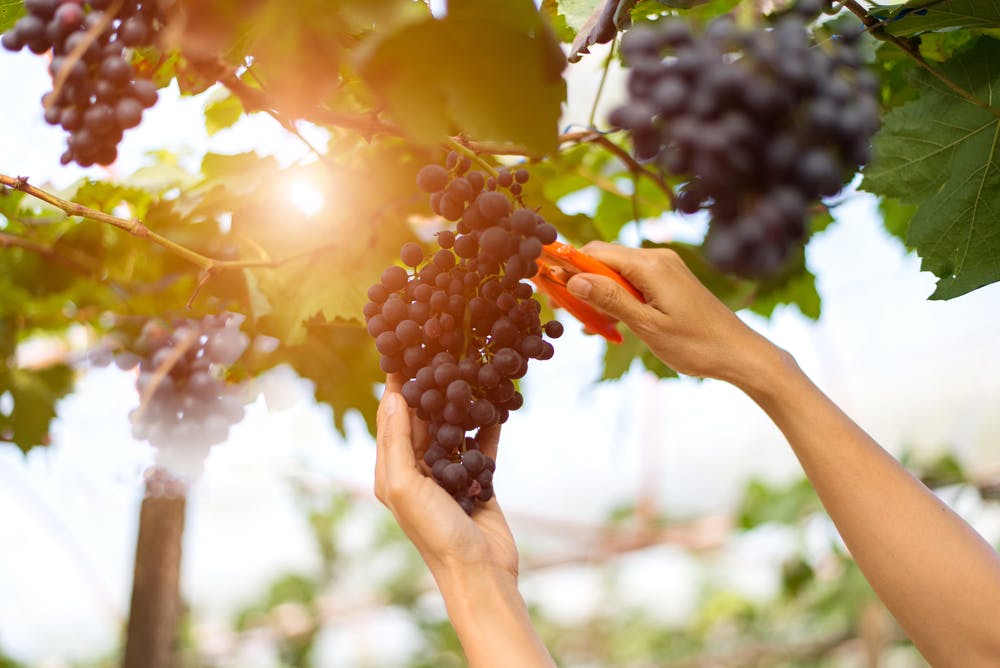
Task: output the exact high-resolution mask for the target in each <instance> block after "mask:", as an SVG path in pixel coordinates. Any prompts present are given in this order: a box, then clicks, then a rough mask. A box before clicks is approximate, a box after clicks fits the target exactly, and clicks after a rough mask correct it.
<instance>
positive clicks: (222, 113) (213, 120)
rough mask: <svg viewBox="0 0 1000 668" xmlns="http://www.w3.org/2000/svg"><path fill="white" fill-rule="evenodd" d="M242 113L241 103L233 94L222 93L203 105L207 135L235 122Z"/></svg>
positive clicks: (228, 126)
mask: <svg viewBox="0 0 1000 668" xmlns="http://www.w3.org/2000/svg"><path fill="white" fill-rule="evenodd" d="M242 115H243V104H242V103H241V102H240V99H239V98H238V97H236V96H235V95H223V96H221V97H218V98H215V99H212V100H210V101H209V102H208V103H207V104H206V105H205V129H206V130H207V131H208V134H209V135H214V134H215V133H216V132H218V131H219V130H225V129H226V128H230V127H232V126H233V125H235V124H236V121H238V120H240V116H242Z"/></svg>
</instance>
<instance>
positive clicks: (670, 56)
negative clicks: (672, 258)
mask: <svg viewBox="0 0 1000 668" xmlns="http://www.w3.org/2000/svg"><path fill="white" fill-rule="evenodd" d="M821 8H822V3H821V2H819V0H799V3H798V5H797V6H796V8H795V9H794V10H793V11H790V12H788V13H786V14H785V15H783V16H781V17H779V18H777V19H776V20H775V21H774V22H773V24H772V25H770V26H758V27H753V28H744V27H741V26H740V25H738V24H737V22H736V21H735V20H734V19H733V17H732V16H729V15H725V16H721V17H719V18H717V19H715V20H713V21H712V22H710V23H709V24H708V25H707V26H706V27H705V29H704V30H703V31H698V30H696V29H695V28H694V27H693V26H692V25H691V24H690V23H689V22H687V21H685V20H683V19H679V18H669V19H664V20H661V21H659V22H657V23H655V24H652V25H637V26H635V27H634V28H632V29H631V30H629V31H628V32H627V33H626V34H625V36H624V38H623V39H622V46H621V49H622V55H623V56H624V57H625V59H626V61H627V63H628V66H629V68H630V74H629V81H628V91H629V101H628V103H627V104H626V105H624V106H622V107H619V108H617V109H615V110H614V111H613V112H612V113H611V115H610V118H609V120H610V122H611V123H612V124H613V125H614V126H616V127H619V128H624V129H626V130H629V131H630V133H631V137H632V141H633V145H634V149H635V153H636V157H637V158H639V159H641V160H655V161H656V163H657V164H658V165H659V166H660V167H661V168H662V169H663V170H664V171H665V172H668V173H671V174H676V175H680V176H681V177H683V178H685V179H686V180H687V183H686V184H685V186H684V187H683V189H682V190H681V192H680V194H679V196H678V208H680V209H681V210H682V211H684V212H686V213H693V212H695V211H697V210H699V209H707V210H708V211H709V212H710V214H711V223H710V229H709V233H708V236H707V238H706V240H705V250H706V254H707V256H708V258H709V259H710V260H711V261H712V262H713V263H714V264H715V265H716V266H717V267H718V268H720V269H721V270H723V271H727V272H731V273H734V274H737V275H741V276H746V277H765V276H768V275H771V274H773V273H775V272H776V271H778V270H779V269H781V267H782V266H783V264H784V263H785V260H786V259H787V258H788V256H789V252H790V250H791V249H792V248H793V247H794V246H795V245H796V244H798V243H800V242H801V241H802V240H803V239H804V238H805V237H806V235H807V229H806V224H807V213H808V207H809V206H810V204H811V203H813V202H815V201H817V200H818V199H819V198H822V197H829V196H832V195H835V194H836V193H838V192H839V191H840V189H841V187H842V186H843V184H844V182H845V180H847V179H849V178H850V176H851V175H852V174H853V173H854V172H855V171H856V170H857V168H858V167H859V166H861V165H863V164H864V163H866V162H867V161H868V159H869V156H870V140H871V136H872V134H873V133H874V132H875V130H876V129H877V127H878V124H879V114H878V111H879V110H878V104H877V102H876V99H875V93H876V91H877V89H878V80H877V79H876V77H875V76H874V75H872V74H871V73H870V72H869V71H867V70H866V69H865V67H864V64H863V62H862V58H861V55H860V54H859V52H858V49H857V44H856V41H857V35H856V34H855V35H837V36H836V37H835V38H834V39H832V40H831V41H830V42H828V43H825V44H816V43H814V42H813V41H812V39H811V38H810V36H809V33H808V31H807V26H808V24H809V22H810V21H811V20H813V19H815V18H816V16H817V15H818V14H819V12H820V10H821Z"/></svg>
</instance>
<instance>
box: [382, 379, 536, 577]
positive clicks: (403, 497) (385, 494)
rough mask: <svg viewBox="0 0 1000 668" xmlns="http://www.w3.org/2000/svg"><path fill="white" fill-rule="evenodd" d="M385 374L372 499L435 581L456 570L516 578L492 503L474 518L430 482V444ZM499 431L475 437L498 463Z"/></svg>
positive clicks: (513, 557) (514, 560) (510, 541)
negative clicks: (426, 458) (426, 455)
mask: <svg viewBox="0 0 1000 668" xmlns="http://www.w3.org/2000/svg"><path fill="white" fill-rule="evenodd" d="M402 384H403V378H401V377H400V376H399V375H398V374H389V376H388V378H387V379H386V388H385V394H383V395H382V402H381V403H380V404H379V409H378V430H377V438H376V441H377V444H378V450H377V454H376V460H375V496H376V497H378V499H379V501H381V502H382V503H384V504H385V505H386V507H388V508H389V510H390V511H392V514H393V516H395V518H396V521H397V522H399V525H400V527H401V528H402V529H403V531H404V532H405V533H406V535H407V536H408V537H409V538H410V540H411V541H413V544H414V545H415V546H416V547H417V550H418V551H419V552H420V555H421V556H422V557H423V559H424V561H425V562H426V563H427V566H428V567H429V568H430V569H431V572H432V573H433V574H434V576H435V578H438V579H439V580H440V578H441V577H444V576H446V575H448V574H450V573H453V571H455V570H469V569H477V570H480V569H488V570H490V571H499V572H500V573H502V574H506V575H509V576H510V577H512V578H514V579H516V578H517V564H518V556H517V546H516V545H515V543H514V538H513V536H512V535H511V533H510V528H509V527H508V526H507V521H506V520H505V519H504V516H503V513H502V512H501V511H500V506H499V504H498V503H497V501H496V498H495V497H494V498H492V499H490V500H489V501H487V502H486V503H485V504H479V505H478V508H477V509H476V511H475V512H474V513H473V515H472V517H469V516H468V515H466V514H465V511H464V510H462V508H461V507H460V506H459V505H458V503H456V502H455V500H454V499H453V498H452V497H451V496H450V495H449V494H448V493H447V492H446V491H444V490H443V489H442V488H441V487H440V486H439V485H438V484H437V483H436V482H435V481H434V479H433V478H432V477H431V476H430V471H429V470H428V468H427V466H426V464H424V462H423V455H424V453H425V452H426V451H427V448H428V446H429V443H430V438H429V437H428V435H427V425H426V423H425V422H424V421H423V420H420V419H418V418H417V417H416V416H415V415H414V411H412V410H410V408H409V407H408V406H407V404H406V400H405V399H404V398H403V395H402V394H400V388H401V387H402ZM499 438H500V426H499V425H496V426H493V427H488V428H484V429H483V430H482V431H481V432H480V435H479V443H480V448H482V451H483V454H485V455H488V456H489V457H492V458H494V459H495V458H496V454H497V443H498V441H499Z"/></svg>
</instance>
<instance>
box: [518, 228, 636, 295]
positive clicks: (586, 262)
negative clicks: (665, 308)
mask: <svg viewBox="0 0 1000 668" xmlns="http://www.w3.org/2000/svg"><path fill="white" fill-rule="evenodd" d="M538 266H539V267H542V266H556V267H559V268H560V269H563V270H565V271H566V272H568V273H570V274H580V273H585V274H598V275H600V276H607V277H608V278H610V279H611V280H613V281H615V282H616V283H618V285H620V286H622V287H623V288H625V289H626V290H628V292H629V294H631V295H632V296H633V297H635V298H636V299H638V300H639V301H641V302H643V303H645V302H646V299H645V297H643V296H642V293H641V292H639V291H638V290H637V289H636V287H635V286H634V285H632V284H631V283H629V282H628V280H627V279H626V278H625V277H624V276H622V275H621V274H619V273H618V272H617V271H615V270H614V269H612V268H611V267H609V266H608V265H606V264H604V263H603V262H601V261H600V260H598V259H597V258H594V257H591V256H590V255H587V254H586V253H581V252H580V251H579V250H577V249H576V248H574V247H573V246H570V245H569V244H564V243H561V242H559V241H554V242H552V243H550V244H548V245H547V246H544V247H543V248H542V256H541V257H540V258H538ZM563 285H565V282H563Z"/></svg>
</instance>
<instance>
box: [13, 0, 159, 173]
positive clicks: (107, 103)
mask: <svg viewBox="0 0 1000 668" xmlns="http://www.w3.org/2000/svg"><path fill="white" fill-rule="evenodd" d="M112 4H113V1H112V0H25V2H24V6H25V9H26V10H27V12H28V13H27V15H26V16H23V17H22V18H20V19H19V20H18V21H17V23H16V24H14V27H13V28H11V29H10V30H8V31H7V32H6V33H4V34H3V37H2V38H0V44H2V45H3V47H4V48H5V49H7V50H8V51H20V50H21V49H23V48H25V47H27V48H28V49H29V50H30V51H31V52H32V53H36V54H39V55H41V54H43V53H45V52H47V51H48V50H49V49H51V50H52V62H51V63H50V65H49V73H50V74H51V75H52V80H53V91H52V92H49V93H46V94H45V95H44V96H43V97H42V106H43V107H44V109H45V121H46V122H47V123H49V124H50V125H60V126H62V128H63V129H64V130H65V131H66V132H68V133H69V140H68V148H67V149H66V151H65V153H63V154H62V157H61V158H60V162H61V163H62V164H64V165H66V164H69V163H70V162H72V161H76V163H77V164H79V165H80V166H82V167H90V166H91V165H95V164H98V165H110V164H111V163H113V162H114V161H115V159H116V158H117V157H118V143H119V142H120V141H121V140H122V136H123V134H124V132H125V130H128V129H129V128H134V127H136V126H137V125H139V123H140V122H141V120H142V112H143V110H145V109H148V108H149V107H152V106H153V105H154V104H155V103H156V99H157V96H158V95H157V92H156V85H155V84H154V83H153V82H152V81H151V80H149V79H147V78H144V77H142V76H139V75H138V74H137V73H136V72H135V70H134V69H133V68H132V65H131V64H130V63H129V60H128V51H127V49H132V48H136V47H145V46H150V45H152V44H153V42H154V41H155V39H156V35H157V33H158V32H159V30H160V29H161V28H162V26H163V23H164V17H163V15H162V13H161V12H160V10H159V8H158V6H157V2H156V0H125V1H124V2H123V3H122V6H121V9H120V10H119V11H118V13H117V14H116V15H115V16H114V17H112V20H110V21H109V22H108V23H107V26H106V27H105V28H104V29H99V28H98V27H97V26H98V24H101V23H102V22H104V21H107V20H108V17H107V16H106V14H105V12H106V11H107V10H108V9H109V8H111V6H112ZM91 29H94V30H100V31H99V32H98V33H97V34H96V35H95V36H94V39H93V41H90V40H91V37H88V31H90V30H91ZM84 44H86V46H84ZM77 48H80V49H83V51H82V53H81V54H80V56H79V59H76V58H75V57H71V56H70V54H71V52H74V50H75V49H77ZM59 77H64V78H63V81H62V84H61V85H57V84H56V80H57V78H59Z"/></svg>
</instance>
